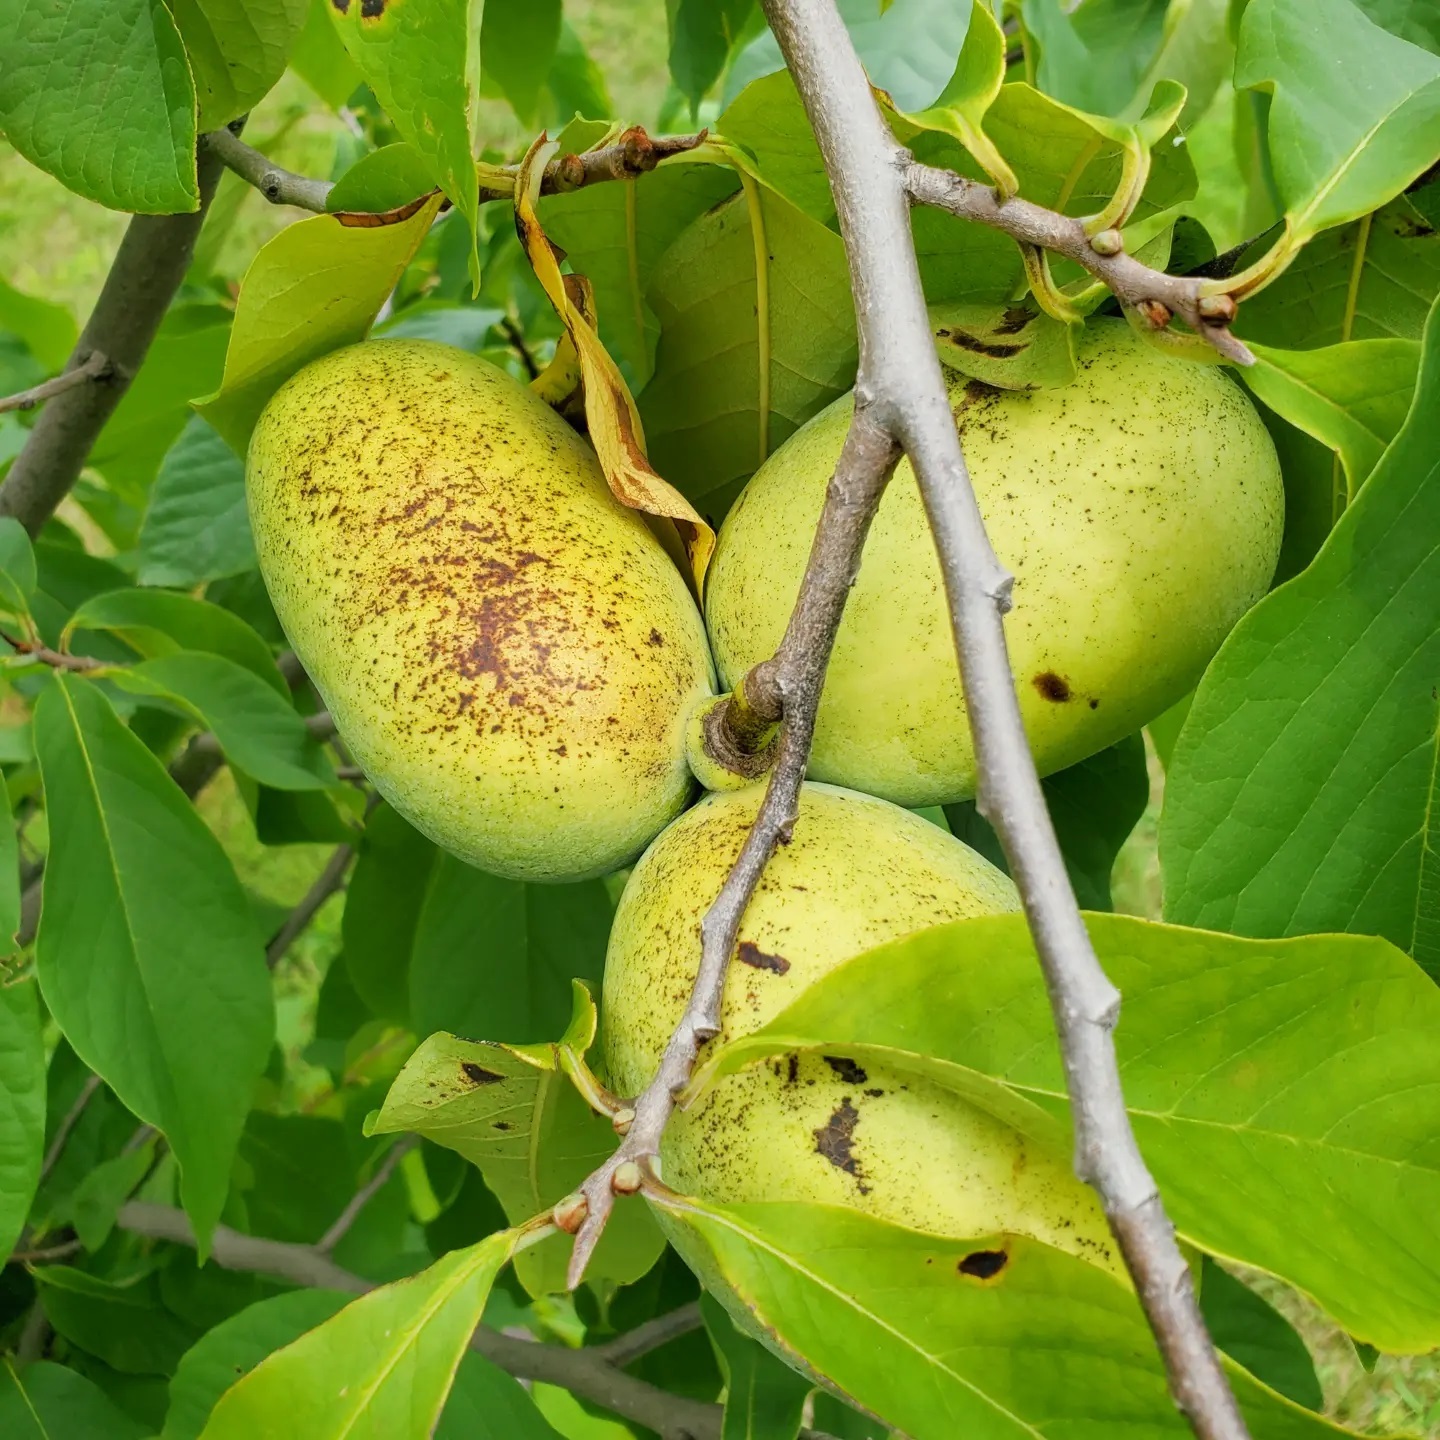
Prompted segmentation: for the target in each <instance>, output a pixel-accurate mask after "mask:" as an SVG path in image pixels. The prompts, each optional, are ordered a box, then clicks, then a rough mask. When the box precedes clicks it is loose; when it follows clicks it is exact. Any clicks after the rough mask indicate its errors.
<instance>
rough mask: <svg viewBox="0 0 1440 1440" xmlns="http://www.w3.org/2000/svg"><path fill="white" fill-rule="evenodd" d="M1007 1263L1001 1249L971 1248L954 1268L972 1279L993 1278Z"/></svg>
mask: <svg viewBox="0 0 1440 1440" xmlns="http://www.w3.org/2000/svg"><path fill="white" fill-rule="evenodd" d="M1009 1263H1010V1257H1009V1256H1008V1255H1007V1254H1006V1253H1005V1252H1004V1251H1003V1250H972V1251H971V1252H970V1253H969V1254H968V1255H967V1256H965V1258H964V1259H963V1260H961V1261H960V1263H959V1264H958V1265H957V1266H956V1267H955V1268H956V1269H957V1270H959V1272H960V1273H961V1274H962V1275H968V1276H969V1277H970V1278H971V1279H972V1280H993V1279H994V1278H995V1277H996V1276H997V1275H998V1274H999V1273H1000V1272H1001V1271H1002V1270H1003V1269H1004V1268H1005V1267H1006V1266H1007V1265H1008V1264H1009Z"/></svg>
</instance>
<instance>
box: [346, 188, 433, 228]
mask: <svg viewBox="0 0 1440 1440" xmlns="http://www.w3.org/2000/svg"><path fill="white" fill-rule="evenodd" d="M436 193H437V192H436V191H434V190H427V191H426V192H425V194H423V195H417V196H416V197H415V198H414V199H413V200H407V201H406V202H405V203H404V204H403V205H397V206H396V207H395V208H394V209H393V210H336V211H335V212H334V215H335V218H336V219H337V220H338V221H339V222H340V223H341V224H342V225H344V226H346V227H347V228H349V229H352V230H378V229H380V227H381V226H383V225H398V224H399V223H400V222H401V221H402V220H408V219H409V218H410V217H411V216H412V215H415V214H418V213H419V211H421V210H423V209H424V208H425V205H426V204H427V202H428V201H429V200H430V199H431V197H432V196H434V195H435V194H436Z"/></svg>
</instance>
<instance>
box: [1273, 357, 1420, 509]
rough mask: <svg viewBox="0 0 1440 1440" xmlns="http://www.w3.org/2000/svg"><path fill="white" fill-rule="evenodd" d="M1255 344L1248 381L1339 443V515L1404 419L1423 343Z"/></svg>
mask: <svg viewBox="0 0 1440 1440" xmlns="http://www.w3.org/2000/svg"><path fill="white" fill-rule="evenodd" d="M1250 348H1251V349H1252V350H1253V351H1254V352H1255V361H1256V363H1255V364H1254V365H1252V366H1250V367H1249V368H1248V369H1247V370H1246V371H1245V382H1246V384H1248V385H1249V386H1250V388H1251V389H1252V390H1253V391H1254V392H1255V394H1256V395H1257V396H1259V398H1260V399H1261V400H1263V401H1264V402H1265V404H1267V405H1268V406H1269V407H1270V408H1271V409H1272V410H1274V411H1275V412H1276V413H1277V414H1279V415H1282V416H1284V418H1285V419H1286V420H1288V421H1289V422H1290V423H1291V424H1292V425H1294V426H1296V427H1297V428H1298V429H1300V430H1303V431H1304V432H1305V433H1306V434H1307V435H1312V436H1314V438H1315V439H1317V440H1319V441H1320V442H1321V443H1322V444H1324V445H1327V446H1329V447H1330V449H1332V450H1334V451H1335V452H1336V455H1337V457H1338V459H1339V462H1340V464H1341V465H1342V466H1343V467H1344V477H1343V479H1341V480H1340V481H1339V485H1338V491H1337V494H1336V505H1335V511H1336V516H1337V518H1338V514H1339V511H1340V510H1341V509H1343V508H1344V505H1345V503H1346V499H1347V497H1350V498H1353V497H1354V495H1355V494H1356V492H1357V491H1358V490H1359V489H1360V486H1361V485H1362V484H1364V482H1365V479H1366V477H1367V476H1368V475H1369V474H1370V472H1371V471H1372V470H1373V469H1374V468H1375V466H1376V465H1377V464H1378V463H1379V460H1380V457H1381V455H1382V454H1384V452H1385V447H1386V446H1387V445H1388V444H1389V443H1390V442H1391V440H1393V439H1394V438H1395V435H1396V433H1397V432H1398V431H1399V429H1400V426H1401V425H1402V424H1404V422H1405V414H1406V411H1408V410H1409V408H1410V397H1411V396H1412V395H1413V394H1414V393H1415V375H1416V372H1417V371H1418V370H1419V368H1420V342H1419V341H1417V340H1349V341H1342V342H1341V343H1340V344H1338V345H1327V346H1325V347H1324V348H1322V349H1318V350H1276V349H1272V348H1271V347H1270V346H1268V345H1257V344H1256V343H1255V342H1254V341H1253V340H1252V341H1251V342H1250Z"/></svg>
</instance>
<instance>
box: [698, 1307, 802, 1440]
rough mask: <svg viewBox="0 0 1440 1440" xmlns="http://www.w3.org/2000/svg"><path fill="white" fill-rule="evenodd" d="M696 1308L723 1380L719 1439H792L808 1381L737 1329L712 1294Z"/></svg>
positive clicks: (798, 1428)
mask: <svg viewBox="0 0 1440 1440" xmlns="http://www.w3.org/2000/svg"><path fill="white" fill-rule="evenodd" d="M700 1308H701V1309H702V1310H703V1311H704V1313H705V1329H706V1331H707V1332H708V1333H709V1335H710V1340H711V1342H712V1344H713V1345H714V1346H715V1355H716V1358H717V1359H718V1360H719V1362H720V1368H721V1372H722V1373H723V1375H724V1376H725V1419H724V1423H723V1425H722V1428H721V1431H720V1440H795V1437H796V1436H797V1435H798V1434H799V1433H800V1422H801V1419H802V1416H803V1412H804V1409H805V1400H806V1397H807V1396H808V1395H809V1394H810V1391H811V1390H812V1389H813V1388H814V1387H813V1386H812V1385H811V1383H810V1381H808V1380H806V1379H804V1378H803V1377H802V1376H800V1375H798V1374H797V1373H796V1372H795V1371H794V1370H792V1369H791V1368H790V1367H789V1366H788V1365H786V1364H784V1363H783V1362H782V1361H780V1360H777V1359H776V1358H775V1356H774V1355H772V1354H771V1353H770V1352H769V1351H768V1350H767V1349H766V1348H765V1347H764V1346H763V1345H761V1344H760V1342H759V1341H758V1340H753V1339H751V1337H750V1336H749V1335H745V1334H742V1333H741V1332H740V1331H739V1330H737V1329H736V1328H735V1323H734V1321H732V1320H731V1319H730V1317H729V1316H728V1315H727V1314H726V1313H725V1309H724V1307H723V1306H722V1305H721V1304H720V1302H719V1301H718V1300H716V1299H715V1298H714V1297H713V1296H711V1295H703V1296H701V1299H700Z"/></svg>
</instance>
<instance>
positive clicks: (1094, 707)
mask: <svg viewBox="0 0 1440 1440" xmlns="http://www.w3.org/2000/svg"><path fill="white" fill-rule="evenodd" d="M1090 708H1091V709H1092V710H1098V709H1099V708H1100V702H1099V701H1098V700H1091V702H1090Z"/></svg>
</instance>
